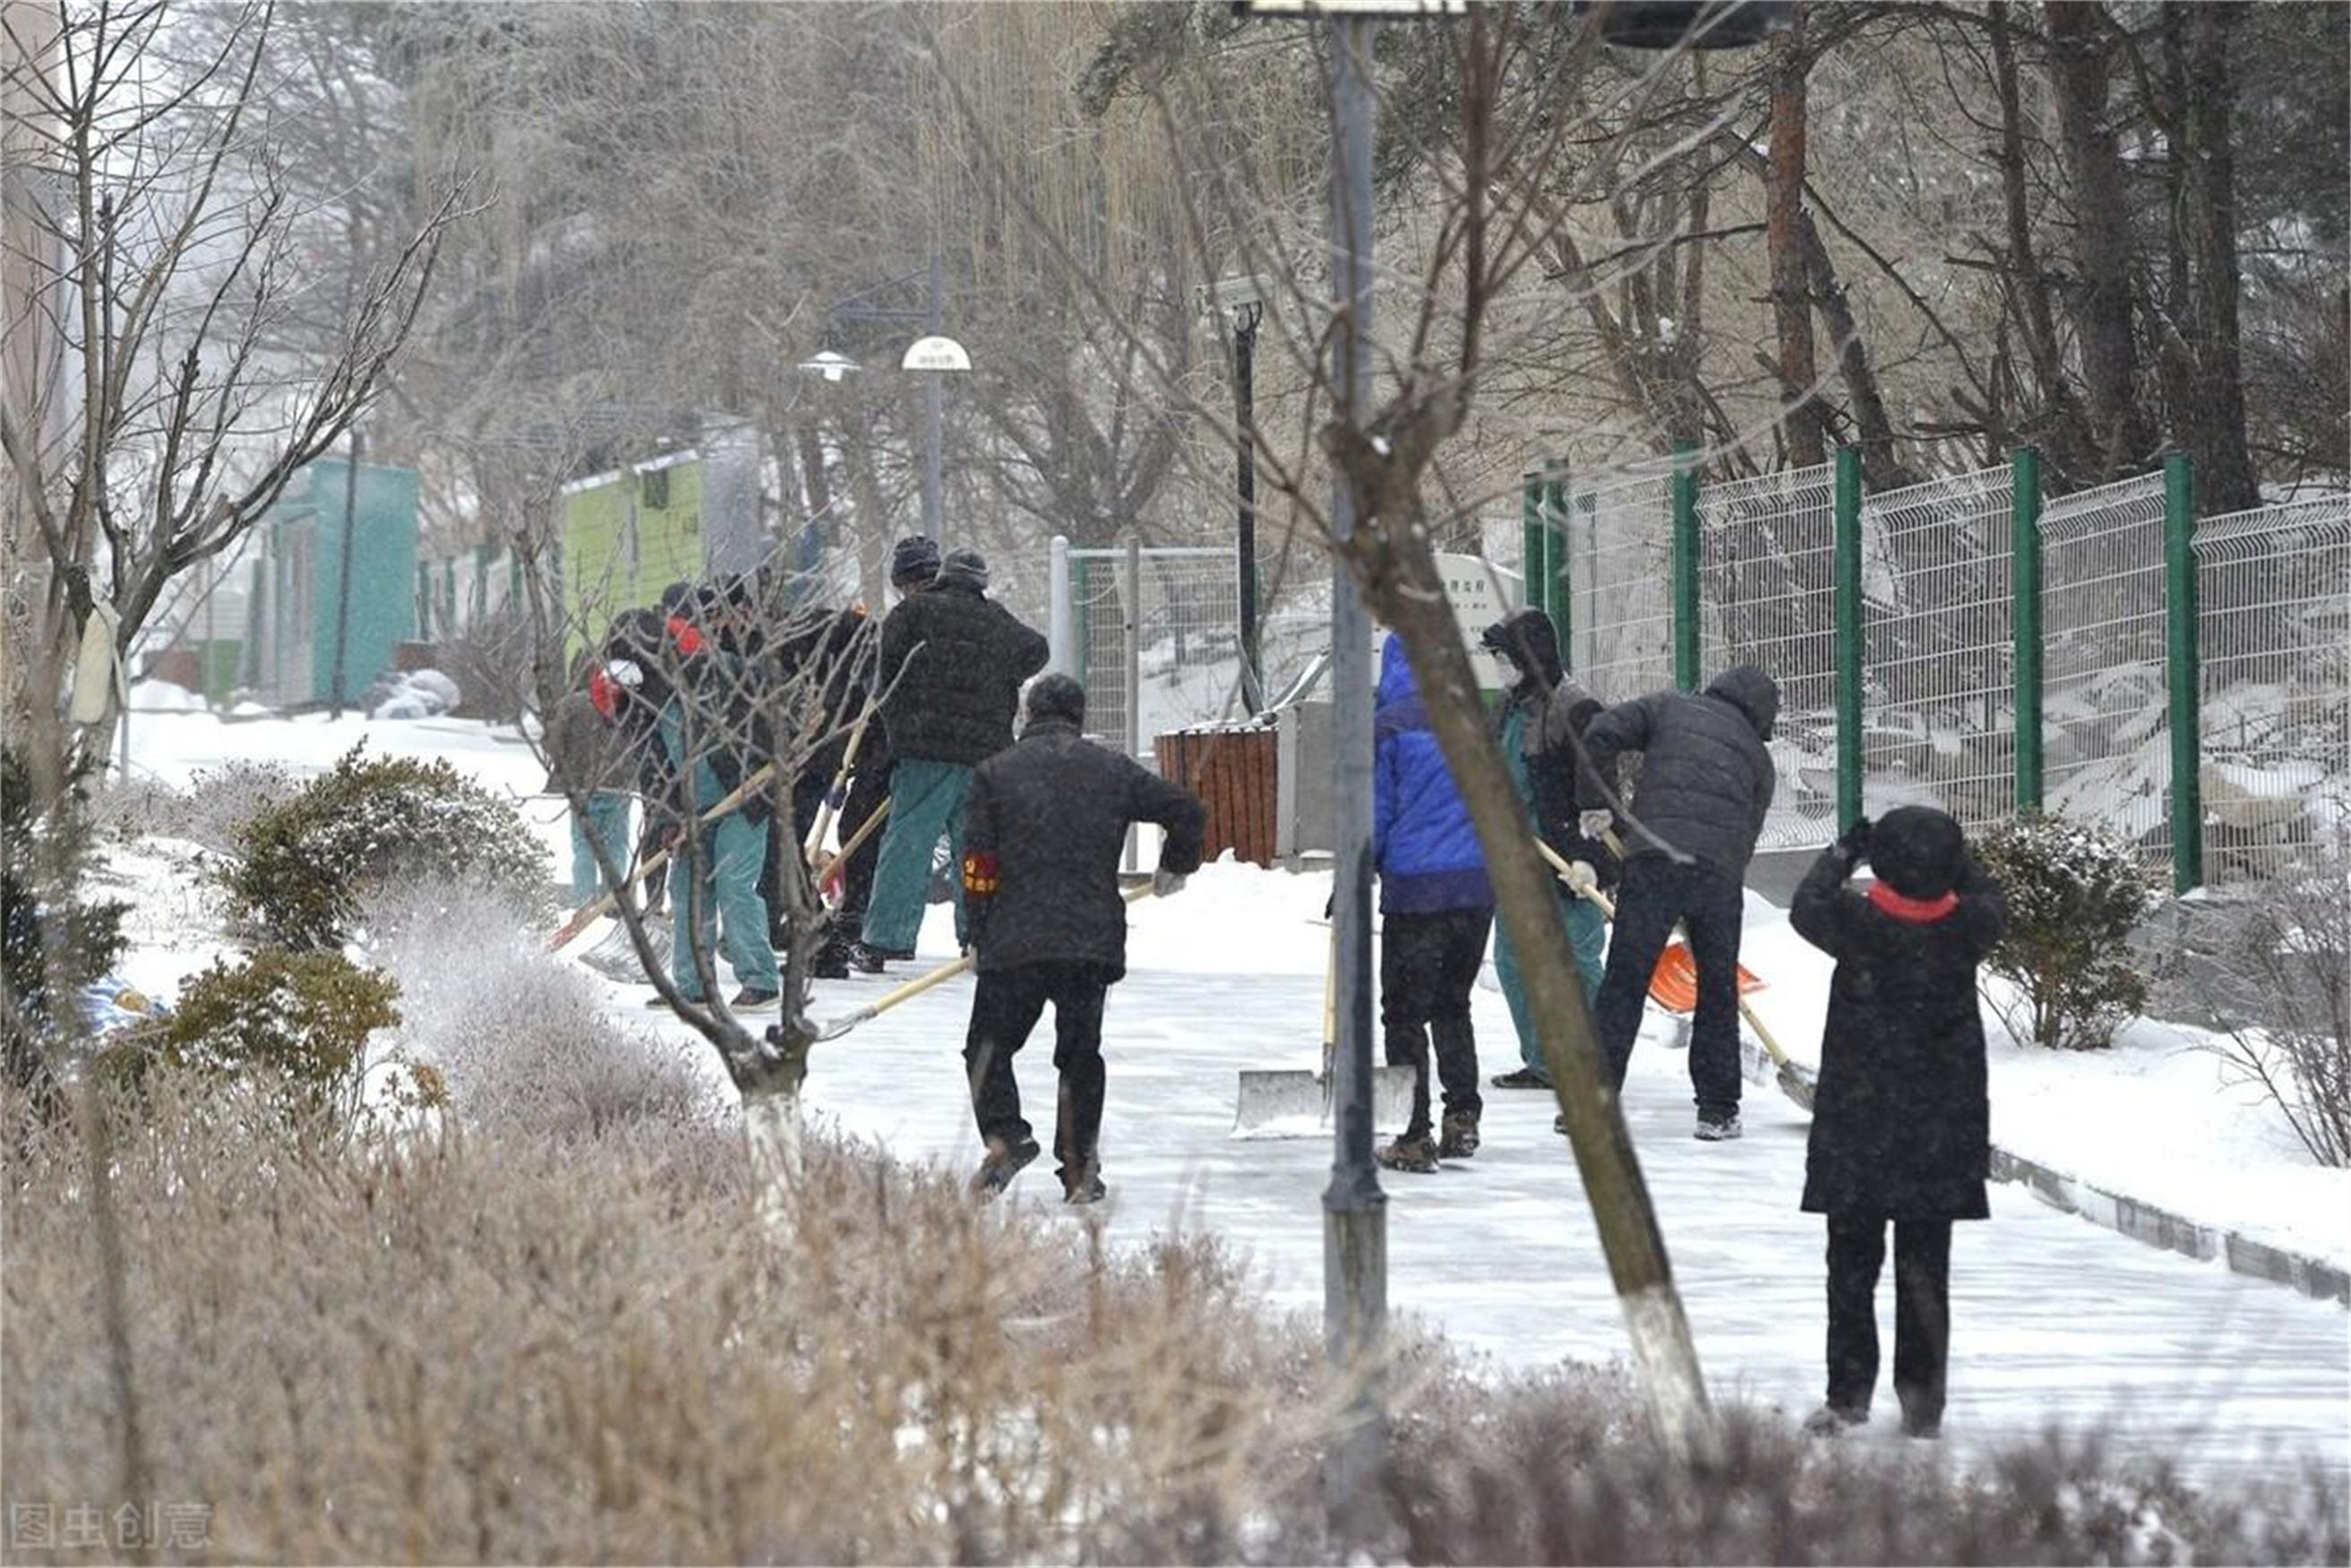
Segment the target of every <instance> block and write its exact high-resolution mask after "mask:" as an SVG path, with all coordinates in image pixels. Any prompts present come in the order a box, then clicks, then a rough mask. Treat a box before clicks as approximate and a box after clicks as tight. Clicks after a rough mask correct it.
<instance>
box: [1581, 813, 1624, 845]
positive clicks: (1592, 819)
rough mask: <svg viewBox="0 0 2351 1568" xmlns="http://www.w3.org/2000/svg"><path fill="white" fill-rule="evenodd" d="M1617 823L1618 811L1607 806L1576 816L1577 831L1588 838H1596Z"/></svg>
mask: <svg viewBox="0 0 2351 1568" xmlns="http://www.w3.org/2000/svg"><path fill="white" fill-rule="evenodd" d="M1615 823H1616V813H1615V812H1614V811H1611V810H1608V809H1607V808H1606V807H1605V806H1604V807H1602V808H1601V809H1600V810H1596V811H1586V812H1584V813H1583V815H1582V816H1580V817H1578V818H1576V820H1575V826H1576V831H1579V832H1581V833H1582V834H1583V836H1584V837H1585V838H1587V839H1596V838H1598V837H1600V835H1601V834H1603V833H1604V832H1606V831H1608V830H1609V829H1610V828H1612V827H1614V825H1615Z"/></svg>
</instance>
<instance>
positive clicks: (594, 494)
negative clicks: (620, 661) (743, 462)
mask: <svg viewBox="0 0 2351 1568" xmlns="http://www.w3.org/2000/svg"><path fill="white" fill-rule="evenodd" d="M664 485H665V486H666V488H667V494H666V495H664V494H662V488H663V486H664ZM702 499H703V474H702V465H701V463H700V461H699V460H698V459H688V460H686V461H684V462H677V463H672V464H669V465H665V466H663V467H658V468H652V469H650V470H649V471H648V470H630V471H626V472H623V473H620V474H612V475H607V476H602V477H601V478H598V479H594V480H589V481H584V482H582V483H580V484H579V485H577V486H573V487H572V488H571V489H569V491H568V492H567V493H566V494H565V496H564V497H563V614H564V625H565V631H564V646H565V647H566V649H567V650H569V651H573V652H576V651H578V650H579V649H580V648H582V647H584V646H585V645H586V644H587V643H588V642H589V641H590V639H593V638H597V637H601V636H602V635H603V632H604V628H605V627H606V626H607V625H608V624H610V622H611V619H612V617H613V616H615V615H617V614H619V613H620V612H622V611H623V610H631V609H636V608H639V607H642V606H645V605H650V604H653V603H656V602H658V601H660V599H661V592H662V590H663V589H664V588H667V587H668V586H669V585H670V584H671V583H673V582H698V581H700V580H702V578H703V576H704V571H703V559H702V557H703V535H702Z"/></svg>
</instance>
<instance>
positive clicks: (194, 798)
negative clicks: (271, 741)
mask: <svg viewBox="0 0 2351 1568" xmlns="http://www.w3.org/2000/svg"><path fill="white" fill-rule="evenodd" d="M301 788H302V780H301V779H298V778H296V777H295V776H294V773H293V771H292V770H291V769H290V768H287V767H286V766H285V765H284V764H282V763H277V762H246V761H237V762H224V763H222V764H221V765H220V766H219V767H217V768H198V769H197V770H196V771H195V772H194V773H193V775H192V776H191V777H190V778H189V779H188V794H187V816H186V819H185V821H184V825H183V826H182V828H181V829H180V836H181V837H182V838H184V839H189V840H192V841H194V842H196V843H200V844H202V845H204V848H206V849H208V850H217V851H219V852H222V853H224V854H231V853H235V851H236V848H237V834H238V833H239V832H240V831H242V830H243V829H244V827H245V825H246V823H247V822H249V821H252V820H253V819H254V818H255V817H256V816H258V815H260V814H261V813H262V812H264V811H266V810H274V809H276V808H277V807H278V806H281V805H283V804H285V803H286V802H287V800H292V799H293V798H294V796H295V794H296V793H297V792H298V791H299V790H300V789H301Z"/></svg>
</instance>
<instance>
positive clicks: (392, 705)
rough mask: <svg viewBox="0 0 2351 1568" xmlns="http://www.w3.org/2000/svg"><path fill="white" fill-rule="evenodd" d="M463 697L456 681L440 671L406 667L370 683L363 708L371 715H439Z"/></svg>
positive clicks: (453, 708)
mask: <svg viewBox="0 0 2351 1568" xmlns="http://www.w3.org/2000/svg"><path fill="white" fill-rule="evenodd" d="M462 700H463V697H462V694H460V693H459V691H458V690H457V683H456V682H455V681H453V680H451V679H450V678H449V677H448V676H447V675H445V674H442V673H441V672H440V671H439V670H403V671H397V672H394V673H393V674H387V675H381V676H379V677H378V678H377V679H376V680H375V681H373V682H372V683H371V684H370V685H369V686H368V689H367V690H366V691H364V692H362V693H360V712H361V713H364V714H366V715H367V716H368V717H370V718H438V717H440V716H442V715H443V714H444V713H453V712H455V710H456V707H457V705H458V703H459V702H460V701H462Z"/></svg>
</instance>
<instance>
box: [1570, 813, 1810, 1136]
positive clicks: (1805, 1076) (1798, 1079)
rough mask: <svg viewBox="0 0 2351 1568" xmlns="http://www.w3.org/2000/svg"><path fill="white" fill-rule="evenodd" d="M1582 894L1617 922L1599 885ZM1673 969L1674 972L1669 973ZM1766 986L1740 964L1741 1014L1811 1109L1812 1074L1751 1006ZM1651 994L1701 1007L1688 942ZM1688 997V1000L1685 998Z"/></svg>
mask: <svg viewBox="0 0 2351 1568" xmlns="http://www.w3.org/2000/svg"><path fill="white" fill-rule="evenodd" d="M1535 848H1537V849H1539V850H1541V852H1542V857H1543V859H1545V860H1547V861H1549V862H1551V865H1552V871H1554V872H1556V873H1558V875H1559V879H1560V881H1562V882H1566V881H1567V862H1566V861H1565V860H1563V859H1562V858H1561V857H1560V853H1559V852H1558V851H1557V850H1554V849H1552V847H1551V846H1550V845H1549V844H1547V843H1544V842H1543V841H1541V840H1540V839H1538V840H1536V841H1535ZM1571 891H1573V884H1571ZM1581 896H1582V897H1583V898H1585V899H1587V900H1589V901H1590V902H1591V904H1592V906H1593V908H1595V909H1597V910H1599V911H1600V915H1601V918H1602V919H1604V920H1605V921H1607V922H1608V924H1610V925H1615V924H1616V906H1615V905H1614V904H1612V903H1610V902H1609V899H1608V895H1607V894H1604V893H1603V892H1601V891H1600V890H1599V889H1598V888H1596V887H1595V888H1593V889H1592V890H1591V891H1590V892H1588V893H1583V894H1581ZM1676 929H1677V930H1678V929H1679V927H1678V926H1677V927H1676ZM1676 954H1679V955H1680V962H1679V963H1678V964H1677V965H1672V966H1669V965H1668V963H1667V960H1668V959H1669V958H1672V957H1673V956H1674V955H1676ZM1669 968H1670V969H1671V972H1670V973H1668V970H1669ZM1762 988H1763V982H1762V981H1761V980H1760V979H1758V978H1757V977H1755V976H1753V975H1750V974H1749V973H1748V972H1747V969H1746V967H1745V966H1743V965H1742V966H1740V970H1739V991H1738V996H1739V1016H1740V1018H1742V1019H1746V1020H1747V1027H1748V1028H1749V1029H1751V1030H1754V1031H1755V1038H1756V1039H1758V1040H1761V1041H1762V1042H1763V1054H1765V1055H1766V1056H1769V1057H1770V1058H1771V1065H1772V1066H1773V1067H1775V1068H1777V1069H1778V1070H1779V1074H1780V1092H1782V1093H1783V1094H1785V1095H1787V1097H1788V1098H1789V1099H1791V1100H1793V1101H1794V1102H1795V1103H1797V1104H1799V1105H1801V1106H1802V1107H1803V1108H1804V1109H1805V1110H1807V1111H1809V1110H1811V1109H1812V1108H1813V1080H1812V1077H1811V1075H1810V1074H1809V1073H1807V1072H1806V1071H1804V1069H1802V1068H1801V1067H1798V1066H1797V1065H1796V1064H1795V1062H1794V1061H1791V1060H1790V1059H1789V1056H1788V1053H1787V1052H1786V1051H1782V1050H1781V1049H1780V1042H1779V1041H1778V1040H1775V1039H1773V1038H1772V1036H1771V1030H1769V1029H1766V1028H1765V1027H1764V1026H1763V1019H1762V1018H1761V1016H1760V1015H1758V1014H1757V1012H1756V1011H1755V1009H1753V1008H1751V1007H1750V1006H1748V1005H1747V993H1748V992H1750V991H1758V990H1761V989H1762ZM1649 996H1650V998H1651V999H1652V1000H1654V1001H1655V1002H1656V1004H1657V1005H1658V1006H1659V1007H1661V1008H1664V1009H1666V1010H1667V1012H1671V1013H1689V1012H1695V1011H1697V1010H1698V960H1697V959H1695V958H1693V957H1692V956H1690V950H1689V945H1688V944H1687V943H1686V942H1684V943H1677V944H1675V945H1674V946H1671V947H1668V948H1667V949H1666V951H1665V952H1664V953H1662V954H1660V955H1658V957H1657V967H1656V971H1655V972H1654V973H1653V974H1651V975H1650V977H1649ZM1685 997H1686V998H1687V1000H1684V999H1682V998H1685Z"/></svg>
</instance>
